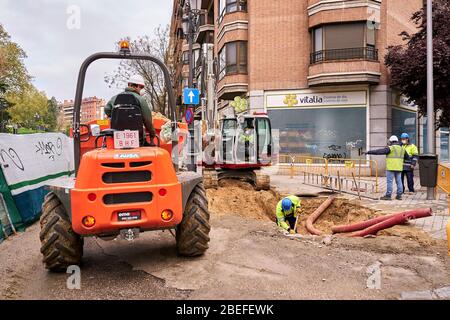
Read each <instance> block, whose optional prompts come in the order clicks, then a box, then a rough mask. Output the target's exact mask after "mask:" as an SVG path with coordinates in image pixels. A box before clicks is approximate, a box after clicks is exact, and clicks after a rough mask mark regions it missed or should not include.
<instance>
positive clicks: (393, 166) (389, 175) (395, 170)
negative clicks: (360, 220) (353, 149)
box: [366, 136, 410, 200]
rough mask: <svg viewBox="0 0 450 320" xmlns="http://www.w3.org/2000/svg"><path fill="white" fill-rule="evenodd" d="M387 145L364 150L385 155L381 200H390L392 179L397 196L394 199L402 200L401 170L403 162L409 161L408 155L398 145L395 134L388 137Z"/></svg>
mask: <svg viewBox="0 0 450 320" xmlns="http://www.w3.org/2000/svg"><path fill="white" fill-rule="evenodd" d="M388 144H389V145H388V146H387V147H385V148H382V149H376V150H371V151H368V152H366V154H372V155H386V195H385V196H383V197H381V198H380V199H381V200H392V191H393V184H394V180H395V183H396V184H397V196H396V198H395V199H397V200H402V194H403V183H402V172H403V163H404V161H405V160H407V161H409V160H410V157H409V155H408V153H407V152H406V151H405V149H404V148H402V146H401V145H400V142H399V141H398V138H397V136H391V137H390V138H389V143H388Z"/></svg>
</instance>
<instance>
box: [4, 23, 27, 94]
mask: <svg viewBox="0 0 450 320" xmlns="http://www.w3.org/2000/svg"><path fill="white" fill-rule="evenodd" d="M26 57H27V55H26V53H25V51H23V49H22V48H21V47H20V46H19V45H18V44H17V43H15V42H12V41H11V37H10V35H9V34H8V33H7V32H6V30H5V29H4V28H3V26H2V25H1V24H0V83H2V84H3V85H4V86H5V87H6V89H8V91H12V92H20V91H21V90H23V88H24V87H26V86H27V85H28V84H29V82H30V80H31V77H30V76H29V74H28V71H27V69H26V67H25V64H24V62H23V60H24V59H25V58H26Z"/></svg>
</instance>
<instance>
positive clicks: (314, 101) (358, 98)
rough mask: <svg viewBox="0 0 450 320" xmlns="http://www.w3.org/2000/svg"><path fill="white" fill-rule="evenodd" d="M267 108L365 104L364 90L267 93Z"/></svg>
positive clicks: (365, 95)
mask: <svg viewBox="0 0 450 320" xmlns="http://www.w3.org/2000/svg"><path fill="white" fill-rule="evenodd" d="M266 104H267V108H269V109H270V108H296V107H326V106H354V105H358V106H365V105H366V104H367V92H366V91H349V92H328V93H327V92H320V93H289V94H278V93H276V94H267V96H266Z"/></svg>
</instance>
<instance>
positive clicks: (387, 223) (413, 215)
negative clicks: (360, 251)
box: [349, 208, 432, 237]
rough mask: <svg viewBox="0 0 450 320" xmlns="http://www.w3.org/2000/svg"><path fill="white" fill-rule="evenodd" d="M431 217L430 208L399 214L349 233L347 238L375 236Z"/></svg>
mask: <svg viewBox="0 0 450 320" xmlns="http://www.w3.org/2000/svg"><path fill="white" fill-rule="evenodd" d="M431 215H432V210H431V208H429V209H419V210H413V211H407V212H403V213H399V214H397V215H394V216H393V217H390V218H388V219H386V220H384V221H381V222H379V223H377V224H374V225H372V226H370V227H368V228H366V229H364V230H361V231H358V232H354V233H351V234H350V235H349V236H350V237H365V236H368V235H376V234H377V233H378V231H380V230H384V229H388V228H391V227H393V226H395V225H398V224H404V223H406V222H407V221H408V220H412V219H419V218H425V217H430V216H431Z"/></svg>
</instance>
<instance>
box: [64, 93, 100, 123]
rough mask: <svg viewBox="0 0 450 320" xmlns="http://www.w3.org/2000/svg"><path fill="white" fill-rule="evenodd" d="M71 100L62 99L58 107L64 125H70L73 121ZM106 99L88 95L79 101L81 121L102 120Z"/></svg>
mask: <svg viewBox="0 0 450 320" xmlns="http://www.w3.org/2000/svg"><path fill="white" fill-rule="evenodd" d="M73 105H74V103H73V100H64V102H62V103H60V105H59V109H60V112H61V113H62V117H63V124H64V126H68V125H72V121H73ZM105 106H106V101H105V100H104V99H100V98H97V97H89V98H85V99H83V101H82V102H81V114H80V120H81V123H86V122H89V121H92V120H102V119H104V118H105V112H104V108H105Z"/></svg>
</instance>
